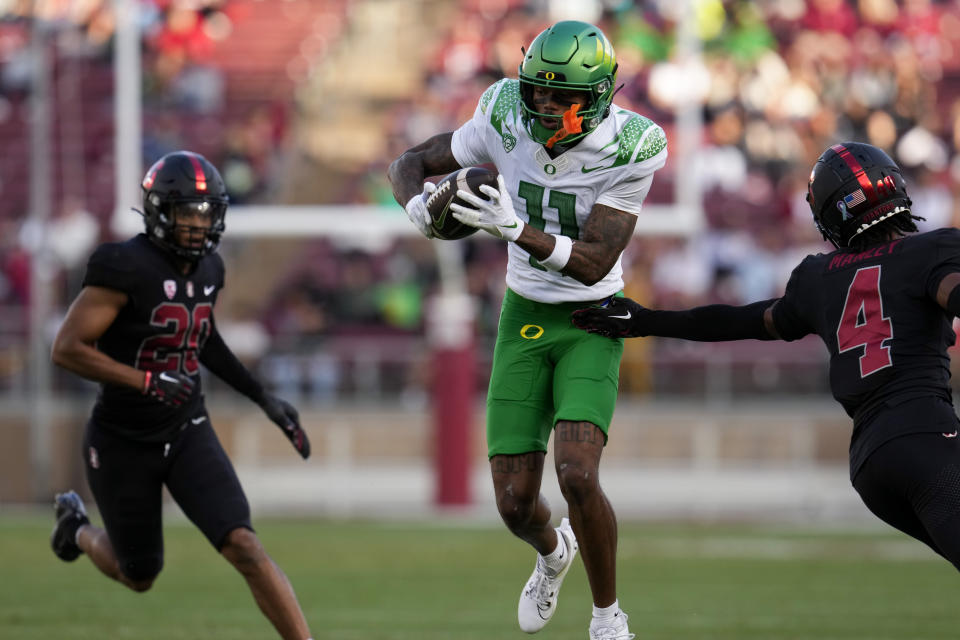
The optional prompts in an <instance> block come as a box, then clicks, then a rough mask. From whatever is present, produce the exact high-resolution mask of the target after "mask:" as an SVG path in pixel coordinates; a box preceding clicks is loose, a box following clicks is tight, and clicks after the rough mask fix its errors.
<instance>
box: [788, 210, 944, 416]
mask: <svg viewBox="0 0 960 640" xmlns="http://www.w3.org/2000/svg"><path fill="white" fill-rule="evenodd" d="M958 271H960V231H958V230H956V229H940V230H938V231H930V232H928V233H918V234H913V235H909V236H907V237H904V238H898V239H895V240H891V241H889V242H886V243H883V244H877V245H874V246H872V247H869V248H867V249H866V250H864V251H855V250H853V249H845V250H840V251H834V252H833V253H828V254H818V255H814V256H808V257H807V258H806V259H804V261H803V262H801V263H800V265H799V266H797V268H796V269H794V271H793V274H792V275H791V277H790V281H789V282H788V284H787V289H786V292H785V293H784V296H783V297H782V298H781V299H780V301H779V302H778V303H777V305H776V306H775V307H774V310H773V320H774V324H775V325H776V328H777V331H778V332H779V333H780V335H781V336H782V337H783V338H784V339H787V340H793V339H797V338H800V337H802V336H804V335H807V334H810V333H815V334H817V335H819V336H820V338H821V339H822V340H823V341H824V343H825V344H826V346H827V350H828V351H829V352H830V388H831V391H832V392H833V396H834V397H835V398H836V399H837V400H838V401H839V402H840V403H841V404H842V405H843V407H844V409H845V410H846V411H847V413H848V414H849V415H850V416H851V417H852V418H853V419H854V422H855V423H856V424H859V423H861V422H863V421H867V420H869V419H871V418H872V417H873V416H874V415H876V413H877V411H878V410H881V409H883V408H885V407H893V406H896V405H897V404H902V403H903V402H906V401H908V400H912V399H915V398H922V397H938V398H942V399H943V400H946V401H947V402H949V401H950V398H951V390H950V384H949V381H950V358H949V356H948V354H947V348H948V347H950V346H951V345H953V344H954V342H955V340H956V336H955V335H954V332H953V330H952V328H951V322H952V317H951V315H950V314H949V313H948V312H946V311H944V310H943V308H942V307H940V305H938V304H937V301H936V294H937V287H938V286H939V284H940V281H941V280H942V279H943V277H944V276H945V275H947V274H949V273H952V272H958ZM951 430H952V429H951Z"/></svg>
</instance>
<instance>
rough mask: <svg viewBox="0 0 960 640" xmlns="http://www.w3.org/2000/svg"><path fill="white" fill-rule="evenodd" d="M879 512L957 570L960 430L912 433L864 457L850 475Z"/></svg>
mask: <svg viewBox="0 0 960 640" xmlns="http://www.w3.org/2000/svg"><path fill="white" fill-rule="evenodd" d="M853 486H854V488H855V489H856V490H857V492H858V493H859V494H860V497H861V498H862V499H863V502H864V504H866V505H867V507H868V508H869V509H870V511H872V512H873V513H874V514H875V515H876V516H877V517H879V518H880V519H881V520H883V521H884V522H886V523H888V524H889V525H891V526H893V527H896V528H897V529H899V530H900V531H903V532H904V533H906V534H908V535H911V536H913V537H914V538H916V539H917V540H920V541H922V542H925V543H926V544H928V545H929V546H930V547H931V548H932V549H933V550H934V551H936V552H937V553H939V554H940V555H942V556H943V557H944V558H946V559H947V560H949V561H950V562H951V563H953V566H954V567H956V568H957V569H958V570H960V435H958V434H957V432H956V431H953V432H949V433H943V434H941V433H914V434H910V435H904V436H900V437H898V438H894V439H893V440H890V441H889V442H887V443H885V444H883V445H882V446H880V447H879V448H878V449H876V450H875V451H874V452H873V453H871V454H870V457H868V458H867V460H866V462H864V464H863V466H862V467H861V468H860V471H859V473H857V476H856V478H854V480H853Z"/></svg>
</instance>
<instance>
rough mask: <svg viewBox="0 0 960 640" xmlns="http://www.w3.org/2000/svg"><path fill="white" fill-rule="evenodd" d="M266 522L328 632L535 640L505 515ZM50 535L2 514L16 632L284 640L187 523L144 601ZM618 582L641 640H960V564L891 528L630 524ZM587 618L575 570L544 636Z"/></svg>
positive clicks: (1, 611)
mask: <svg viewBox="0 0 960 640" xmlns="http://www.w3.org/2000/svg"><path fill="white" fill-rule="evenodd" d="M94 520H95V522H96V518H95V519H94ZM257 524H258V530H259V533H260V536H261V538H262V540H263V541H264V543H265V545H266V547H267V549H268V550H269V551H270V553H271V555H272V556H273V557H274V559H276V560H277V562H278V563H279V564H280V565H281V566H282V567H283V568H284V570H285V571H286V572H287V574H288V575H289V577H290V579H291V581H292V582H293V584H294V587H295V588H296V589H297V592H298V595H299V598H300V602H301V604H302V605H303V608H304V610H305V612H306V614H307V618H308V620H309V621H310V624H311V627H312V629H313V633H314V637H315V638H316V639H317V640H320V639H324V640H328V639H329V640H332V639H335V638H336V639H340V640H353V639H361V638H363V639H384V640H439V639H441V638H443V639H463V640H489V639H491V638H497V639H501V638H507V639H509V638H516V639H517V640H520V639H521V638H526V637H528V636H527V635H526V634H523V633H522V632H521V631H519V629H518V627H517V626H516V621H515V616H516V604H517V597H518V595H519V592H520V588H521V587H522V585H523V583H524V581H525V580H526V578H527V576H528V575H529V572H530V570H531V569H532V566H533V559H534V556H533V553H532V552H531V551H530V550H529V549H528V548H527V547H526V546H525V545H524V544H522V543H521V542H519V541H517V540H515V539H513V538H512V537H511V536H510V535H509V534H508V533H507V532H506V530H505V529H501V528H499V527H498V526H493V525H494V524H495V523H490V526H477V525H472V524H454V523H450V522H438V523H424V524H416V523H366V522H331V521H323V520H269V519H262V520H260V521H259V522H258V523H257ZM50 525H51V523H50V522H49V519H48V518H42V519H41V518H40V517H39V516H11V515H9V514H5V515H3V516H0V638H2V639H4V640H50V639H51V638H57V639H61V638H64V639H85V638H90V639H93V638H96V639H110V640H113V639H126V638H129V639H131V640H132V639H136V640H169V639H171V638H177V639H188V640H192V639H197V640H208V639H209V640H214V639H224V640H226V639H230V640H253V639H259V638H273V637H275V636H274V635H273V633H272V629H271V628H270V627H269V625H268V624H267V622H266V620H265V619H264V618H263V617H262V616H261V615H260V613H259V611H258V610H257V609H256V607H255V605H254V604H253V600H252V598H251V596H250V595H249V593H248V592H247V590H246V586H245V584H244V583H243V581H242V579H241V578H240V577H239V576H238V575H237V574H235V572H234V570H233V569H232V568H231V567H230V566H229V565H228V564H227V563H226V562H225V561H223V560H222V559H221V558H220V557H219V556H218V555H217V554H216V553H214V552H213V550H212V549H211V548H210V547H209V546H208V545H207V543H206V541H205V540H204V538H203V537H202V536H201V535H200V533H199V532H198V531H196V530H195V529H193V528H192V527H190V526H189V525H188V524H184V523H172V524H170V525H168V527H167V536H166V567H165V569H164V572H163V573H162V574H161V576H160V578H159V579H158V580H157V582H156V584H155V586H154V588H153V589H152V590H151V591H150V592H148V593H146V594H135V593H132V592H129V591H127V590H126V589H124V588H123V587H121V586H120V585H118V584H116V583H113V582H111V581H108V580H107V579H105V578H103V577H102V576H101V575H100V574H99V573H98V572H97V571H96V570H95V569H94V567H93V565H92V564H91V563H90V562H89V561H88V560H87V559H86V558H84V557H81V558H80V559H79V560H78V561H77V562H75V563H73V564H64V563H63V562H60V561H59V560H57V559H56V558H55V557H54V556H53V554H52V553H51V552H50V550H49V547H48V544H47V536H48V534H49V531H50ZM619 572H620V578H619V583H620V585H619V595H620V601H621V603H622V604H623V605H624V608H625V610H626V611H627V613H629V614H630V623H631V630H632V631H634V632H635V633H636V634H637V638H638V640H751V639H755V640H760V639H762V640H801V639H804V640H806V639H809V640H849V639H853V638H858V639H861V638H862V639H869V640H885V639H889V640H925V639H931V640H932V639H934V638H937V639H947V638H950V639H955V638H957V637H960V631H958V629H960V613H958V608H957V606H956V594H957V590H958V586H960V582H958V580H957V575H956V571H955V570H954V569H953V568H952V567H951V566H950V565H949V564H948V563H947V562H946V561H943V560H940V559H939V558H937V557H935V556H934V555H933V554H932V552H928V551H927V550H926V548H925V547H923V545H921V544H920V543H918V542H915V541H913V540H910V539H908V538H906V537H904V536H900V535H898V534H896V533H895V532H890V533H885V532H876V531H873V530H871V531H866V532H864V531H859V532H850V533H841V532H835V533H811V532H797V531H796V530H793V529H790V528H785V527H777V528H772V527H749V526H745V525H744V526H715V527H714V526H711V527H704V526H697V525H689V526H687V525H669V526H668V525H638V524H622V525H621V534H620V561H619ZM589 616H590V598H589V592H588V589H587V584H586V577H585V575H584V572H583V566H582V564H580V561H579V560H578V561H577V565H576V566H575V568H574V569H573V570H572V571H571V572H570V574H569V576H568V577H567V581H566V583H565V584H564V591H563V594H562V597H561V599H560V607H559V610H558V613H557V614H556V616H555V617H554V619H553V621H552V622H551V623H550V626H548V627H547V628H546V629H545V630H544V631H542V632H541V633H540V634H539V637H541V638H545V639H549V638H553V639H557V640H560V639H567V638H573V639H578V640H585V639H586V637H587V631H586V628H587V624H588V622H589Z"/></svg>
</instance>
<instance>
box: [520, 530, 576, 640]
mask: <svg viewBox="0 0 960 640" xmlns="http://www.w3.org/2000/svg"><path fill="white" fill-rule="evenodd" d="M556 531H557V537H558V538H559V539H560V541H561V542H563V544H564V547H565V548H564V553H565V554H566V558H565V560H566V562H565V564H564V565H563V568H562V569H560V571H558V572H557V573H555V574H551V573H550V572H549V571H548V569H547V565H546V563H545V562H544V561H543V556H541V555H540V554H539V553H538V554H537V564H536V566H535V567H534V568H533V575H531V576H530V579H529V580H527V584H526V585H525V586H524V587H523V592H522V593H521V594H520V604H519V605H518V606H517V620H518V621H519V622H520V628H521V629H522V630H523V631H526V632H527V633H536V632H537V631H540V629H543V628H544V627H545V626H546V624H547V623H548V622H550V618H552V617H553V612H554V611H556V610H557V599H558V597H559V595H560V585H561V584H563V578H564V576H566V575H567V571H569V570H570V567H571V566H572V565H573V559H574V557H576V555H577V550H578V549H579V548H580V547H579V546H577V537H576V536H575V535H574V533H573V529H571V528H570V521H569V520H568V519H567V518H564V519H563V520H561V521H560V526H559V527H557V529H556Z"/></svg>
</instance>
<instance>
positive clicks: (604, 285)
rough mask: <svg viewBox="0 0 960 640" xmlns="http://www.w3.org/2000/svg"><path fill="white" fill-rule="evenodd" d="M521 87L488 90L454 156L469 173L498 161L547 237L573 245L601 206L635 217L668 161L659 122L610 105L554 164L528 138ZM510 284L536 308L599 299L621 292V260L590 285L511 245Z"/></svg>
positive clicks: (527, 218)
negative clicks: (554, 236) (565, 239)
mask: <svg viewBox="0 0 960 640" xmlns="http://www.w3.org/2000/svg"><path fill="white" fill-rule="evenodd" d="M521 118H522V111H521V108H520V83H519V81H518V80H510V79H506V78H505V79H503V80H500V81H499V82H497V83H496V84H494V85H492V86H491V87H490V88H488V89H487V90H486V91H485V92H484V94H483V96H481V98H480V102H479V103H478V104H477V109H476V111H475V112H474V114H473V118H472V119H470V120H469V121H467V122H466V123H464V124H463V126H461V127H460V128H459V129H457V130H456V131H454V133H453V141H452V143H451V147H452V150H453V156H454V157H455V158H456V159H457V162H458V163H460V165H461V166H463V167H470V166H474V165H478V164H484V163H487V162H492V163H493V164H495V165H496V167H497V170H498V171H499V172H500V174H501V175H502V176H503V178H504V181H505V183H506V186H507V188H508V189H509V190H510V197H511V198H512V199H513V207H514V209H515V210H516V212H517V216H518V217H519V218H520V219H521V220H523V221H524V222H525V223H526V224H529V225H531V226H533V227H534V228H536V229H540V230H541V231H544V232H546V233H552V234H558V235H565V236H569V237H570V238H572V239H573V240H574V241H576V240H578V239H579V238H580V230H581V229H582V228H583V225H584V223H585V222H586V220H587V218H588V217H589V216H590V212H591V210H592V209H593V205H595V204H603V205H607V206H609V207H613V208H615V209H619V210H621V211H625V212H627V213H632V214H634V215H636V214H637V213H639V212H640V207H641V206H642V205H643V200H644V198H646V196H647V193H648V192H649V191H650V185H651V183H652V182H653V173H654V172H655V171H656V170H657V169H659V168H660V167H662V166H663V165H664V164H665V163H666V161H667V139H666V136H665V135H664V133H663V129H661V128H660V127H659V126H658V125H657V124H656V123H654V122H653V121H651V120H649V119H648V118H644V117H643V116H641V115H638V114H636V113H633V112H632V111H627V110H626V109H623V108H621V107H618V106H617V105H615V104H614V105H611V107H610V115H609V116H608V117H607V118H604V120H603V121H602V122H601V123H600V125H599V126H598V127H597V128H596V129H594V130H593V131H591V132H590V133H589V134H587V135H586V136H584V137H583V138H582V139H581V140H580V142H579V143H578V144H577V145H575V146H573V147H572V148H570V149H567V150H566V151H564V152H563V153H561V154H560V155H558V156H557V157H556V158H551V157H550V156H549V155H548V154H547V151H546V149H544V147H543V145H542V144H541V143H539V142H537V141H536V140H534V139H533V138H531V137H530V135H529V134H528V133H527V130H526V128H525V127H524V125H523V121H522V119H521ZM507 246H508V247H509V262H508V263H507V286H508V287H510V288H511V289H513V290H514V291H516V292H517V293H519V294H520V295H522V296H523V297H525V298H529V299H531V300H536V301H538V302H551V303H553V302H575V301H585V300H599V299H601V298H605V297H607V296H609V295H612V294H614V293H616V292H618V291H620V290H621V289H623V268H622V267H621V265H620V257H619V256H618V257H617V262H616V264H614V265H613V268H612V269H611V270H610V273H608V274H607V275H606V276H605V277H604V278H603V279H602V280H600V281H599V282H597V283H596V284H594V285H593V286H589V287H588V286H586V285H585V284H582V283H580V282H577V281H576V280H575V279H573V278H571V277H570V276H564V275H563V274H561V273H560V272H558V271H548V270H547V269H545V268H544V267H542V266H541V265H540V264H539V263H538V262H537V260H536V259H535V258H534V257H533V256H531V255H530V254H529V253H527V252H526V251H524V250H523V249H522V248H520V247H519V246H518V245H517V244H516V243H515V242H510V243H508V245H507Z"/></svg>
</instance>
